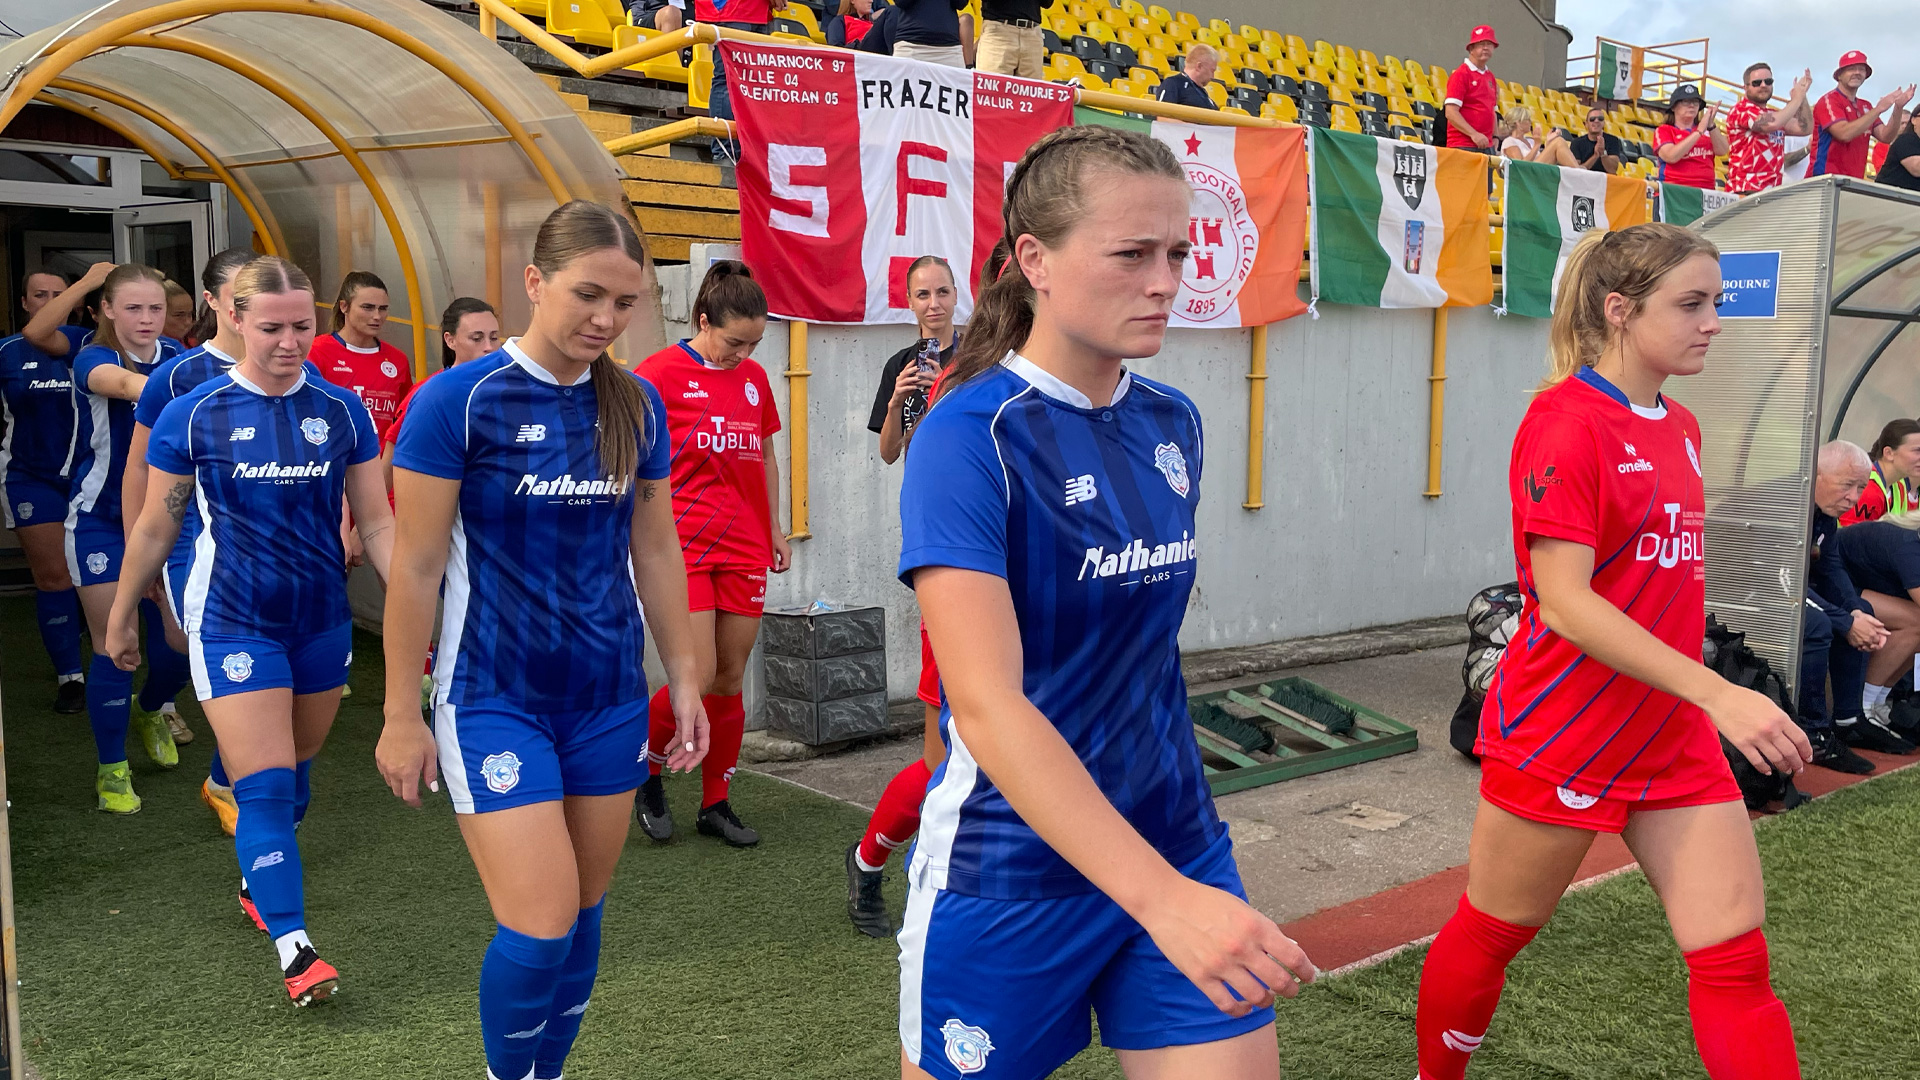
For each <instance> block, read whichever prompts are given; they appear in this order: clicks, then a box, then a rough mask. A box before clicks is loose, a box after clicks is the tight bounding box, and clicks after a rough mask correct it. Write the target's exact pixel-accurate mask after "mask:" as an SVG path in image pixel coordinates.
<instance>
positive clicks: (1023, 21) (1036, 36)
mask: <svg viewBox="0 0 1920 1080" xmlns="http://www.w3.org/2000/svg"><path fill="white" fill-rule="evenodd" d="M1052 6H1053V0H1047V2H1046V3H1045V4H1042V3H1040V2H1039V0H981V2H980V18H981V19H983V20H985V22H983V23H982V24H981V26H980V40H979V42H978V43H977V44H976V45H975V46H974V48H975V53H976V55H975V57H974V70H976V71H990V72H994V73H996V74H1000V75H1024V76H1025V77H1027V78H1029V79H1044V78H1046V73H1045V70H1044V69H1045V68H1046V65H1047V47H1046V42H1045V41H1044V40H1043V38H1042V35H1041V33H1040V9H1041V8H1043V7H1052Z"/></svg>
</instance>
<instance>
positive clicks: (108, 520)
mask: <svg viewBox="0 0 1920 1080" xmlns="http://www.w3.org/2000/svg"><path fill="white" fill-rule="evenodd" d="M165 282H166V278H164V277H162V276H161V274H160V271H158V270H155V269H153V268H152V267H149V266H140V265H137V264H134V263H128V264H126V265H124V266H118V267H108V266H107V264H105V263H100V264H96V265H95V266H94V267H93V268H92V269H91V270H89V271H88V272H87V274H86V276H85V277H83V278H81V279H80V280H79V281H78V282H75V283H74V286H73V288H71V289H69V290H67V292H66V293H64V294H62V295H61V296H59V297H57V298H56V299H55V300H53V301H52V302H51V303H49V304H47V305H46V306H45V307H43V308H41V309H40V313H39V314H38V315H36V316H34V319H33V321H32V322H30V323H28V324H27V327H26V331H25V333H26V335H27V337H28V339H29V340H31V341H34V343H35V344H37V345H39V346H40V347H41V348H42V349H43V350H45V351H46V352H48V353H49V354H55V353H57V351H58V350H60V349H64V348H66V347H67V344H68V339H67V338H66V337H65V336H64V335H62V334H59V333H57V332H56V333H52V334H47V333H45V331H46V330H48V329H49V328H55V327H58V325H59V323H60V321H61V320H63V319H65V318H66V315H67V313H68V312H69V311H71V310H72V309H73V307H74V306H76V305H77V304H79V303H80V301H81V299H82V298H83V297H84V296H85V295H86V293H87V292H88V291H90V290H91V289H93V288H95V287H98V288H99V289H100V330H99V332H98V333H97V334H96V335H95V336H94V338H93V341H92V342H91V343H90V344H88V345H86V346H84V347H83V348H81V349H80V351H79V352H78V353H77V354H75V356H74V358H73V394H74V399H75V401H76V402H77V403H78V406H79V413H80V415H79V418H78V422H77V424H76V427H75V435H74V462H73V493H72V495H71V496H70V497H69V499H68V503H67V530H66V531H67V536H66V542H67V572H68V573H69V574H70V575H71V576H72V577H73V581H74V584H75V585H77V586H78V587H79V593H80V607H81V609H82V610H83V611H84V612H85V613H86V617H87V630H88V634H89V636H91V637H92V639H93V662H92V664H91V665H90V667H89V668H88V671H87V717H88V720H89V721H90V722H91V724H92V727H93V740H94V746H95V749H96V750H97V751H98V754H99V759H100V764H99V769H98V771H97V774H96V775H95V778H94V795H95V797H96V799H97V802H96V804H95V805H97V806H98V807H99V808H100V809H101V810H106V811H109V812H111V813H116V814H131V813H134V812H136V811H138V810H139V809H140V796H138V795H136V794H134V791H133V771H132V769H131V768H130V767H129V766H128V764H127V748H126V743H127V729H128V725H129V723H132V722H135V721H137V726H136V727H135V734H137V735H138V736H139V739H140V745H141V747H142V748H143V749H144V750H145V751H146V753H147V756H148V757H149V758H150V759H152V761H153V763H154V764H156V765H159V766H161V767H162V768H168V769H171V768H173V767H174V766H176V765H178V764H180V751H179V749H178V748H176V747H175V746H174V744H173V735H172V733H171V732H169V731H168V730H167V724H166V721H165V720H164V719H162V718H161V717H160V716H159V715H158V714H157V713H139V714H135V713H134V712H133V711H132V702H133V672H132V670H131V669H127V670H122V669H121V668H119V667H117V666H115V664H114V662H113V660H112V658H111V657H110V655H109V654H108V652H107V632H106V631H107V613H108V611H109V610H110V609H111V608H112V606H113V596H114V583H115V582H117V581H119V580H120V560H121V557H122V556H123V555H124V554H125V553H126V532H125V527H124V525H123V523H122V521H121V510H122V507H121V503H120V495H121V479H122V474H123V473H124V472H125V470H126V465H127V446H128V443H129V442H130V441H131V439H132V437H133V403H134V401H135V400H137V399H138V398H139V397H140V391H141V389H142V388H143V387H144V386H145V385H146V381H147V373H148V372H150V371H152V370H153V369H154V368H155V367H157V366H158V365H160V364H161V363H164V362H165V361H167V360H171V359H172V358H173V357H174V356H175V355H176V354H177V353H178V349H177V347H176V346H174V345H173V344H171V343H170V342H168V341H167V340H166V339H165V338H163V337H161V335H160V329H161V326H162V324H163V323H164V322H165V321H166V317H167V292H166V286H165ZM134 509H135V510H137V509H138V508H137V507H136V508H134ZM148 627H149V629H150V631H152V632H150V634H149V636H148V646H147V647H148V650H149V655H150V656H151V657H152V658H153V660H154V662H155V667H156V668H157V669H159V670H157V671H151V672H149V677H150V678H157V679H158V680H159V681H160V682H161V683H162V684H173V683H175V680H176V679H177V678H178V674H177V673H178V671H179V670H180V667H181V666H182V663H183V661H184V658H183V657H181V656H180V654H179V653H177V652H176V651H175V650H174V649H172V648H171V647H169V646H168V644H167V642H166V639H165V635H164V633H163V627H162V625H161V620H160V619H159V618H158V612H157V611H155V612H153V613H151V614H150V615H149V618H148ZM136 666H138V665H136Z"/></svg>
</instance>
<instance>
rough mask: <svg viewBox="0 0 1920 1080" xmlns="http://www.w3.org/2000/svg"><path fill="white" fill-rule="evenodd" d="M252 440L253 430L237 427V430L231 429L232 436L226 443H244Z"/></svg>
mask: <svg viewBox="0 0 1920 1080" xmlns="http://www.w3.org/2000/svg"><path fill="white" fill-rule="evenodd" d="M252 438H253V429H252V428H250V427H237V428H234V429H233V436H232V437H231V438H229V439H228V440H227V441H228V442H246V441H248V440H249V439H252Z"/></svg>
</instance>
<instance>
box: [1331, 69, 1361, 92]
mask: <svg viewBox="0 0 1920 1080" xmlns="http://www.w3.org/2000/svg"><path fill="white" fill-rule="evenodd" d="M1330 74H1332V75H1333V81H1332V82H1331V83H1328V84H1327V85H1328V86H1342V87H1345V88H1346V89H1347V91H1348V92H1349V93H1352V92H1353V91H1356V90H1358V89H1360V81H1359V80H1358V79H1355V78H1354V77H1353V72H1351V71H1347V70H1345V69H1344V68H1335V69H1334V70H1333V71H1332V72H1331V73H1330Z"/></svg>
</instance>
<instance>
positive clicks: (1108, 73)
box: [1085, 60, 1127, 82]
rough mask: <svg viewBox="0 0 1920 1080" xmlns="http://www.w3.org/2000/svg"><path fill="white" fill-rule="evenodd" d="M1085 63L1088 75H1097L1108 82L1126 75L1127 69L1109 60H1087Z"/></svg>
mask: <svg viewBox="0 0 1920 1080" xmlns="http://www.w3.org/2000/svg"><path fill="white" fill-rule="evenodd" d="M1085 63H1086V67H1087V73H1088V74H1089V75H1098V76H1100V77H1101V78H1103V79H1105V80H1107V81H1108V82H1112V81H1113V80H1115V79H1124V78H1126V77H1127V69H1126V68H1123V67H1121V66H1120V65H1119V64H1116V63H1114V62H1113V61H1111V60H1088V61H1085Z"/></svg>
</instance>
